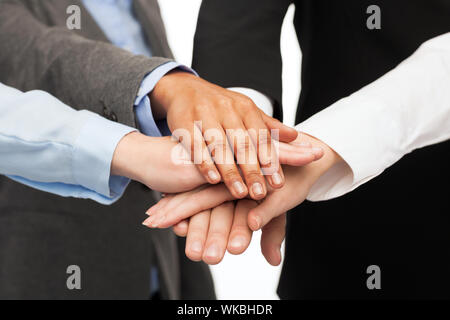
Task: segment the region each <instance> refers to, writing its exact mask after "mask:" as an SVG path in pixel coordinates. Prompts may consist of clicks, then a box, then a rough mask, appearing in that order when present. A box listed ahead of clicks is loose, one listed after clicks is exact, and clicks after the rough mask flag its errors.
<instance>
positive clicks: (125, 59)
mask: <svg viewBox="0 0 450 320" xmlns="http://www.w3.org/2000/svg"><path fill="white" fill-rule="evenodd" d="M168 61H170V60H169V59H165V58H147V57H144V56H136V55H133V54H131V53H129V52H127V51H125V50H122V49H120V48H117V47H115V46H113V45H111V44H108V43H105V42H102V41H93V40H89V39H86V38H84V37H81V36H79V35H77V34H76V33H75V32H73V31H70V30H68V29H67V28H66V27H65V26H64V27H62V26H48V25H46V24H44V23H42V22H41V21H39V20H38V19H36V17H35V16H34V15H33V14H32V12H31V11H30V10H29V9H28V8H27V7H26V6H25V5H24V2H23V1H14V0H0V82H3V83H5V84H6V85H9V86H12V87H16V88H18V89H20V90H22V91H29V90H34V89H40V90H44V91H47V92H49V93H51V94H52V95H54V96H56V97H57V98H58V99H60V100H61V101H63V102H64V103H66V104H68V105H70V106H72V107H73V108H75V109H88V110H90V111H93V112H95V113H98V114H103V115H104V114H105V113H107V114H108V113H109V114H111V113H112V112H113V113H114V114H115V115H116V116H117V121H119V122H121V123H123V124H126V125H129V126H133V127H135V126H136V121H135V116H134V111H133V104H134V99H135V98H136V94H137V92H138V90H139V86H140V84H141V81H142V79H143V78H144V77H145V75H146V74H148V73H150V72H151V71H152V70H154V69H155V68H156V67H158V66H160V65H162V64H164V63H166V62H168Z"/></svg>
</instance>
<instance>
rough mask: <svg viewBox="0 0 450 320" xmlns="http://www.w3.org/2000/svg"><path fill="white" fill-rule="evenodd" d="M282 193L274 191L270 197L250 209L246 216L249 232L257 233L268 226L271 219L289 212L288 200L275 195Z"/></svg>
mask: <svg viewBox="0 0 450 320" xmlns="http://www.w3.org/2000/svg"><path fill="white" fill-rule="evenodd" d="M283 191H284V190H282V191H277V190H276V191H274V193H272V194H270V196H268V197H266V198H265V199H264V200H263V201H262V202H261V203H260V204H259V205H258V206H257V207H256V208H254V209H251V210H250V212H249V214H248V220H247V222H248V226H249V227H250V229H251V230H253V231H257V230H259V229H261V228H263V227H264V226H265V225H266V224H268V223H269V222H270V221H271V220H272V219H274V218H276V217H278V216H280V215H282V214H283V213H284V212H286V211H287V210H289V209H290V208H289V207H288V205H289V204H288V203H289V201H288V200H289V199H283V198H281V197H280V196H278V195H277V194H276V192H279V193H280V194H281V193H282V192H283Z"/></svg>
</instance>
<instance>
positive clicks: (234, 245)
mask: <svg viewBox="0 0 450 320" xmlns="http://www.w3.org/2000/svg"><path fill="white" fill-rule="evenodd" d="M256 206H257V203H256V202H255V201H252V200H245V199H244V200H239V201H238V202H237V203H236V207H235V209H234V218H233V225H232V226H231V232H230V239H229V240H228V246H227V249H228V252H229V253H231V254H241V253H243V252H244V251H245V250H247V248H248V246H249V245H250V241H251V240H252V234H253V231H252V230H250V228H249V227H248V223H247V216H248V213H249V211H250V210H251V209H253V208H255V207H256Z"/></svg>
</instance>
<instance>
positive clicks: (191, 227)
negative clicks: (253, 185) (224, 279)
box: [173, 199, 286, 266]
mask: <svg viewBox="0 0 450 320" xmlns="http://www.w3.org/2000/svg"><path fill="white" fill-rule="evenodd" d="M256 206H257V203H256V201H254V200H247V199H243V200H239V201H237V202H236V203H233V202H226V203H225V204H222V205H220V206H218V207H216V208H214V209H212V210H211V209H209V210H205V211H203V212H201V213H198V214H196V215H194V216H192V217H191V218H190V219H189V220H184V221H182V222H180V223H178V224H177V225H175V226H174V228H173V230H174V232H175V233H176V234H177V235H178V236H179V237H187V239H186V248H185V252H186V256H187V257H188V258H189V259H191V260H193V261H200V260H203V261H204V262H205V263H207V264H218V263H219V262H221V261H222V259H223V257H224V255H225V251H228V252H229V253H231V254H234V255H238V254H242V253H244V251H245V250H247V248H248V246H249V245H250V241H251V238H252V233H253V232H252V231H251V230H250V228H249V227H248V224H247V215H248V212H249V211H250V210H251V209H253V208H255V207H256ZM233 209H234V212H233ZM231 221H232V222H231ZM285 227H286V215H282V216H280V217H278V218H276V219H274V220H272V221H271V222H269V223H268V224H267V225H266V226H265V227H264V228H263V230H262V234H261V251H262V253H263V255H264V257H265V258H266V260H267V261H268V262H269V263H270V264H271V265H273V266H277V265H279V264H280V263H281V244H282V243H283V240H284V237H285Z"/></svg>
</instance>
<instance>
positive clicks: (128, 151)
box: [111, 131, 149, 180]
mask: <svg viewBox="0 0 450 320" xmlns="http://www.w3.org/2000/svg"><path fill="white" fill-rule="evenodd" d="M148 141H149V137H147V136H145V135H143V134H141V133H140V132H137V131H134V132H131V133H129V134H127V135H126V136H124V137H123V138H122V139H121V140H120V141H119V144H118V145H117V147H116V150H115V151H114V155H113V159H112V162H111V175H117V176H123V177H127V178H130V179H132V180H139V179H138V177H139V172H137V169H138V168H139V167H140V166H139V165H137V164H136V162H137V161H139V159H141V158H142V155H141V154H140V153H142V149H143V145H142V144H143V143H148Z"/></svg>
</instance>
